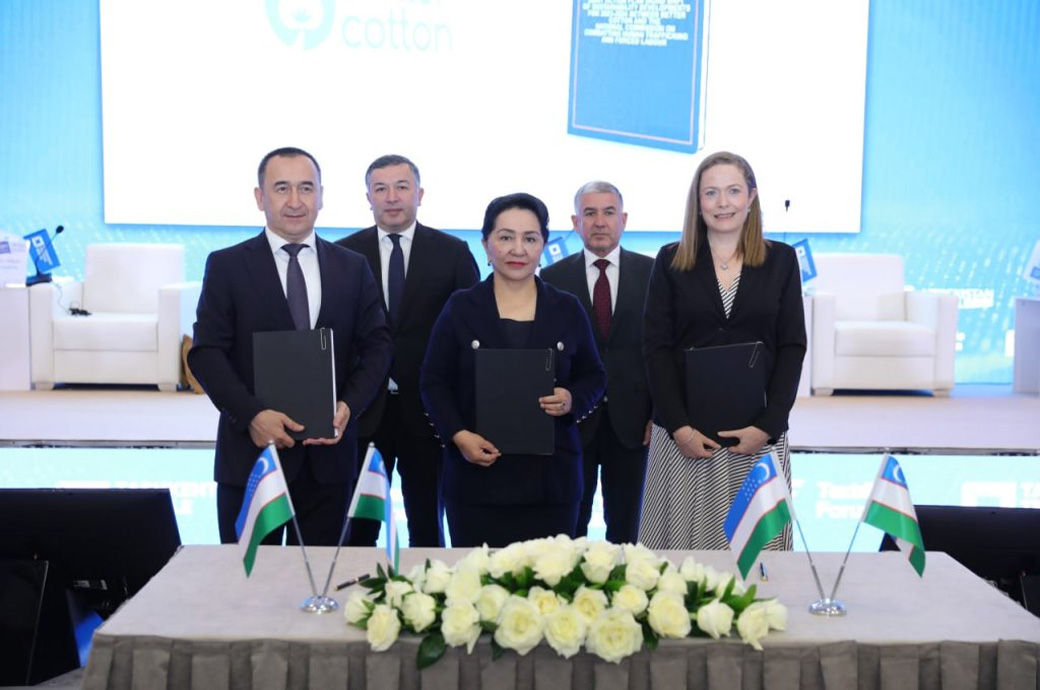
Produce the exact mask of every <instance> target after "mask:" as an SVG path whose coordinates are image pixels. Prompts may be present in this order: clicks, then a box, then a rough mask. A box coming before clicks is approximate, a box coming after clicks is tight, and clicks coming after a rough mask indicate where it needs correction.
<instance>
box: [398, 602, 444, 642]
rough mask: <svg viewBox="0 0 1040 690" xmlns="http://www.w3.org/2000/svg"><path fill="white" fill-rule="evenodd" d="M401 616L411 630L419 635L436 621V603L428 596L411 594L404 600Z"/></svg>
mask: <svg viewBox="0 0 1040 690" xmlns="http://www.w3.org/2000/svg"><path fill="white" fill-rule="evenodd" d="M401 614H402V615H403V616H404V620H405V622H406V623H408V625H410V626H412V630H414V631H415V632H417V633H420V632H422V631H423V630H425V629H426V628H428V627H430V626H431V625H433V622H434V621H435V620H437V601H436V600H435V599H434V598H433V597H431V596H430V595H429V594H423V593H422V592H412V593H411V594H409V595H408V596H406V597H405V598H404V602H403V603H402V604H401Z"/></svg>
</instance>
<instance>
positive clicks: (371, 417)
mask: <svg viewBox="0 0 1040 690" xmlns="http://www.w3.org/2000/svg"><path fill="white" fill-rule="evenodd" d="M336 244H339V245H342V246H344V247H346V248H347V249H353V250H354V251H356V252H358V253H359V254H362V255H363V256H364V257H365V258H366V259H368V265H369V267H370V268H371V269H372V274H373V276H375V281H376V286H377V287H378V289H379V296H380V301H379V303H380V304H382V305H384V308H385V305H386V299H385V295H384V294H383V278H382V273H383V270H382V264H381V262H380V260H379V234H378V232H377V230H376V227H375V226H374V225H373V226H372V227H370V228H365V229H364V230H360V231H358V232H356V233H354V234H353V235H349V236H348V237H344V238H343V239H341V240H339V241H337V242H336ZM479 279H480V273H479V271H478V270H477V263H476V262H475V261H474V260H473V255H472V254H470V251H469V247H468V246H467V245H466V243H465V242H464V241H462V240H460V239H459V238H457V237H452V236H451V235H449V234H447V233H444V232H441V231H440V230H434V229H433V228H429V227H426V226H425V225H422V224H421V223H416V225H415V235H413V237H412V248H411V253H410V254H409V257H408V269H407V271H406V272H405V280H404V297H403V304H402V305H401V316H400V323H397V324H390V330H391V333H392V334H393V340H394V362H393V365H391V368H390V376H392V377H393V379H394V381H395V382H396V383H397V388H398V391H399V395H400V404H401V416H402V417H403V419H402V422H403V424H404V427H405V429H406V430H407V431H408V432H410V433H412V434H414V435H417V436H425V437H430V436H432V435H433V428H432V427H431V426H430V424H429V421H428V420H427V418H426V412H425V409H424V408H423V404H422V399H421V397H420V396H419V368H420V367H421V366H422V360H423V355H424V354H425V353H426V342H427V341H428V340H429V339H430V331H431V330H432V329H433V322H434V321H436V320H437V316H438V315H440V313H441V309H442V308H443V307H444V303H445V302H446V301H447V300H448V297H449V296H451V293H452V292H454V291H455V290H459V289H462V288H467V287H470V286H471V285H473V284H474V283H476V282H477V281H478V280H479ZM387 321H388V322H389V318H388V319H387ZM386 398H387V388H386V385H385V384H384V385H383V386H382V387H381V388H380V392H379V394H378V395H377V396H376V399H375V400H374V401H373V402H372V405H371V406H370V407H369V408H368V410H366V411H365V414H363V415H362V416H361V419H360V421H359V422H358V434H359V435H360V436H361V437H362V438H366V437H369V436H372V435H373V434H374V433H375V432H376V429H377V428H379V422H380V420H381V419H382V416H383V410H384V409H385V407H386Z"/></svg>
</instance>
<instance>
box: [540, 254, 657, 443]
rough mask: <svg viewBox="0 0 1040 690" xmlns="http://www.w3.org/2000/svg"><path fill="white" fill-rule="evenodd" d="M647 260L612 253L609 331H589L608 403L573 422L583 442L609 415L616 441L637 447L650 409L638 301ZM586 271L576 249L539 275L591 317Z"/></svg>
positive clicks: (643, 299) (642, 296) (642, 297)
mask: <svg viewBox="0 0 1040 690" xmlns="http://www.w3.org/2000/svg"><path fill="white" fill-rule="evenodd" d="M653 264H654V260H653V259H651V258H650V257H648V256H643V255H642V254H637V253H635V252H630V251H628V250H626V249H622V250H621V254H620V256H619V257H618V285H617V299H616V301H615V303H614V313H613V318H612V319H611V322H610V333H609V335H608V337H607V338H603V337H602V335H600V333H599V331H598V330H596V329H593V331H594V334H595V336H596V346H597V347H598V348H599V355H600V357H601V358H602V359H603V363H604V364H605V365H606V368H607V400H608V401H609V404H608V405H603V406H600V407H598V408H596V411H595V412H593V413H592V414H591V415H589V418H588V419H586V420H585V421H583V422H582V423H581V424H579V425H578V429H579V430H580V431H581V437H582V440H583V441H584V442H585V443H586V444H588V443H590V442H591V441H592V439H593V438H595V434H596V428H597V426H598V425H599V424H600V423H601V422H602V420H603V418H604V417H609V420H610V425H611V427H612V428H613V430H614V433H615V434H616V435H617V438H618V441H620V442H621V445H623V446H624V447H626V448H632V449H634V448H641V447H642V446H643V435H644V434H645V433H646V422H647V420H648V419H650V411H651V403H650V389H649V387H648V386H647V383H646V365H645V363H644V360H643V305H644V304H645V302H646V288H647V284H648V283H649V282H650V271H651V269H652V267H653ZM587 275H588V274H587V271H586V268H585V252H584V251H579V252H577V253H575V254H571V255H570V256H568V257H566V258H565V259H561V260H560V261H558V262H556V263H554V264H553V265H552V266H547V267H546V268H544V269H542V275H541V277H542V279H543V280H544V281H545V282H547V283H549V284H551V285H555V286H556V287H558V288H561V289H563V290H566V291H567V292H570V293H571V294H573V295H574V296H575V297H577V298H578V301H579V302H581V304H582V306H583V307H584V308H585V311H586V313H587V314H588V315H589V318H590V319H591V318H593V312H592V298H591V297H590V296H589V282H588V277H587ZM604 408H606V409H604Z"/></svg>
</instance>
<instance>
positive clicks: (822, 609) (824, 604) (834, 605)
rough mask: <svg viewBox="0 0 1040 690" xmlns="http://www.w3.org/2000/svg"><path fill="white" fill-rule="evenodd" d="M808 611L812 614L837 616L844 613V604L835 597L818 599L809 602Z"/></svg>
mask: <svg viewBox="0 0 1040 690" xmlns="http://www.w3.org/2000/svg"><path fill="white" fill-rule="evenodd" d="M809 613H811V614H813V615H814V616H828V617H837V616H844V615H845V614H846V609H845V604H843V603H841V602H840V601H838V600H837V599H819V600H817V601H814V602H813V603H811V604H809Z"/></svg>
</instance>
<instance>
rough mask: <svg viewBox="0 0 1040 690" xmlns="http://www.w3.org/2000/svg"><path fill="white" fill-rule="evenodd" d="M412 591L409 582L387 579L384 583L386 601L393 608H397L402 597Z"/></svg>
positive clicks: (402, 599) (399, 606)
mask: <svg viewBox="0 0 1040 690" xmlns="http://www.w3.org/2000/svg"><path fill="white" fill-rule="evenodd" d="M414 591H415V590H414V589H413V588H412V583H411V582H401V581H399V580H388V581H387V583H386V603H387V604H389V605H390V606H393V607H394V608H395V609H399V608H401V602H402V601H404V598H405V597H406V596H408V595H409V594H411V593H412V592H414Z"/></svg>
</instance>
